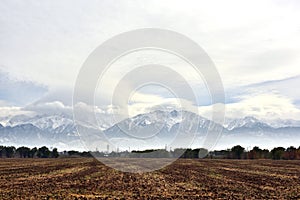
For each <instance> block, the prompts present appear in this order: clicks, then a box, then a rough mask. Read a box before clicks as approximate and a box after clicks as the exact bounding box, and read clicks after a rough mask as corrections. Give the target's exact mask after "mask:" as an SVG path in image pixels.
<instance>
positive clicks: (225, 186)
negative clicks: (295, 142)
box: [0, 158, 300, 199]
mask: <svg viewBox="0 0 300 200" xmlns="http://www.w3.org/2000/svg"><path fill="white" fill-rule="evenodd" d="M212 198H213V199H300V161H273V160H196V159H195V160H188V159H179V160H177V161H176V162H174V163H173V164H171V165H169V166H167V167H165V168H163V169H161V170H159V171H155V172H149V173H142V174H132V173H123V172H119V171H116V170H114V169H111V168H109V167H106V166H105V165H103V164H101V163H100V162H98V161H96V160H95V159H92V158H68V159H0V199H212Z"/></svg>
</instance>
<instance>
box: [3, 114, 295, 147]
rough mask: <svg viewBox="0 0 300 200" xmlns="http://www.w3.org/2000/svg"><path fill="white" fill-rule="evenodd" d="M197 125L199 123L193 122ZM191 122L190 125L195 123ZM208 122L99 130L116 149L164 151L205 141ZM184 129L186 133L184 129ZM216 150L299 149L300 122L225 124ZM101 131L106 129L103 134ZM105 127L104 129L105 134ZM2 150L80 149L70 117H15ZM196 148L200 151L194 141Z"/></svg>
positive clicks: (170, 120) (144, 117)
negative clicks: (192, 138) (190, 139)
mask: <svg viewBox="0 0 300 200" xmlns="http://www.w3.org/2000/svg"><path fill="white" fill-rule="evenodd" d="M195 119H197V120H195ZM193 120H194V121H193ZM210 123H211V121H210V120H209V119H206V118H204V117H201V116H199V115H196V114H195V113H191V112H188V111H176V110H173V111H160V110H157V111H153V112H150V113H145V114H139V115H136V116H134V117H131V118H127V119H124V120H122V121H120V122H118V123H116V124H109V123H107V124H101V127H102V128H99V129H101V130H102V131H103V132H104V134H105V137H106V138H107V139H108V140H110V141H111V142H113V143H114V144H117V145H118V146H120V147H124V148H127V146H128V145H131V143H130V142H128V140H130V139H132V141H135V142H136V140H141V139H142V140H146V141H148V144H149V143H150V144H152V146H151V145H150V146H145V144H144V146H143V145H141V146H134V145H133V144H132V145H131V146H132V147H131V148H132V149H134V148H147V147H148V148H164V145H165V144H168V143H170V142H171V141H173V140H175V138H176V137H177V136H178V133H179V135H181V136H182V139H180V140H181V141H183V143H184V139H185V138H188V135H189V134H191V133H190V132H195V133H196V135H198V136H199V138H202V139H203V138H204V137H205V134H206V131H207V129H208V127H209V125H210ZM187 126H188V128H187ZM218 126H220V127H219V128H221V129H222V130H223V131H222V132H223V134H222V137H221V138H220V140H219V142H218V144H217V146H216V148H229V147H232V146H233V145H236V144H240V145H244V146H245V147H253V146H255V145H257V146H261V147H263V148H271V147H273V146H290V145H294V146H299V145H300V139H299V138H300V122H299V121H296V120H274V121H269V122H265V121H262V120H258V119H256V118H254V117H251V116H248V117H244V118H241V119H232V120H227V123H226V124H225V125H224V126H221V125H218ZM103 127H104V128H103ZM107 127H108V128H107ZM0 145H14V146H21V145H24V146H42V145H46V146H50V147H51V146H52V147H57V148H59V149H60V150H68V149H78V150H82V149H84V148H83V146H82V143H81V141H80V137H79V135H78V133H77V129H76V125H75V124H74V122H73V119H72V116H69V115H66V114H55V115H45V114H44V115H35V116H27V115H16V116H12V117H5V118H2V119H0ZM194 145H195V146H194V147H198V146H199V145H200V143H199V142H197V141H196V143H195V144H194Z"/></svg>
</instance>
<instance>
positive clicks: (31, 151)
mask: <svg viewBox="0 0 300 200" xmlns="http://www.w3.org/2000/svg"><path fill="white" fill-rule="evenodd" d="M92 156H95V157H125V158H126V157H127V158H190V159H192V158H199V157H200V158H207V159H209V158H210V159H274V160H281V159H283V160H296V159H300V146H299V147H298V148H296V147H293V146H290V147H288V148H284V147H275V148H273V149H272V150H268V149H261V148H259V147H257V146H255V147H253V148H252V149H251V150H246V149H245V148H244V147H242V146H240V145H236V146H234V147H232V148H231V149H226V150H215V151H210V152H209V151H208V150H207V149H204V148H198V149H184V148H177V149H174V150H170V151H167V150H165V149H148V150H143V151H135V150H134V151H131V152H128V151H123V152H114V151H112V152H99V151H94V152H91V151H89V152H87V151H84V152H80V151H74V150H72V151H63V152H58V151H57V148H53V149H52V150H50V149H49V148H47V147H46V146H43V147H40V148H37V147H34V148H28V147H24V146H23V147H18V148H15V147H14V146H0V158H58V157H92Z"/></svg>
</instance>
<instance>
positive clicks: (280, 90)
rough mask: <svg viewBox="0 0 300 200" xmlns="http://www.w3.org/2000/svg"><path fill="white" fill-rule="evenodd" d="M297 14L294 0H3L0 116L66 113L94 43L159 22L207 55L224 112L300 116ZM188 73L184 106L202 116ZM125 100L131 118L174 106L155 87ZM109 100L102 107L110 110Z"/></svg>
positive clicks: (206, 105)
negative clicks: (191, 100)
mask: <svg viewBox="0 0 300 200" xmlns="http://www.w3.org/2000/svg"><path fill="white" fill-rule="evenodd" d="M299 10H300V2H299V1H297V0H291V1H277V0H274V1H231V0H229V1H214V0H213V1H198V0H195V1H188V2H186V1H174V0H166V1H156V0H153V1H135V0H133V1H112V0H102V1H94V0H91V1H89V3H87V2H86V1H83V0H72V1H71V0H65V1H58V0H55V1H53V0H45V1H43V2H40V1H26V2H25V1H21V0H2V1H1V3H0V13H1V14H0V24H1V26H0V117H3V116H8V115H16V114H20V113H21V114H22V113H32V112H46V113H49V112H55V111H57V110H62V111H65V112H71V109H72V93H73V89H74V85H75V82H76V78H77V75H78V72H79V70H80V68H81V66H82V65H83V63H84V62H85V60H86V59H87V57H88V56H89V55H90V54H91V52H93V50H94V49H95V48H97V47H98V46H99V45H101V44H102V43H103V42H105V41H106V40H108V39H110V38H111V37H113V36H115V35H118V34H120V33H123V32H126V31H130V30H134V29H140V28H160V29H168V30H172V31H175V32H178V33H181V34H183V35H185V36H187V37H188V38H190V39H192V40H193V41H195V42H196V43H198V44H199V45H200V46H201V47H202V48H203V49H204V50H205V51H206V53H207V54H208V55H209V57H210V58H211V59H212V61H213V62H214V64H215V66H216V68H217V70H218V72H219V74H220V77H221V79H222V82H223V85H224V91H225V97H226V100H225V108H226V117H228V118H239V117H244V116H249V115H251V116H255V117H257V118H274V119H276V118H282V119H289V118H291V119H297V120H300V92H299V90H298V88H297V86H299V85H300V66H299V65H300V56H299V55H300V20H299V19H300V12H299ZM148 53H149V52H148ZM148 55H150V58H151V59H150V61H153V60H155V61H157V62H161V63H166V64H169V65H173V67H175V68H176V67H180V66H181V67H182V66H184V64H183V63H181V62H180V61H178V60H176V58H174V57H168V55H165V54H163V53H161V54H159V55H156V54H155V52H154V53H153V52H152V53H151V52H150V53H149V54H148ZM143 56H144V57H146V56H147V52H146V53H144V54H143V55H141V56H136V57H134V55H133V56H132V57H131V58H130V57H128V58H124V59H125V60H126V59H127V61H126V62H125V61H124V62H123V64H124V63H125V64H124V65H126V64H128V63H130V61H132V62H133V61H134V62H135V61H137V60H138V58H143ZM151 56H152V57H151ZM143 62H144V60H143ZM137 63H138V62H137ZM174 63H175V64H174ZM183 71H184V70H183ZM189 75H191V76H189ZM189 75H188V74H187V76H186V78H187V79H189V81H190V82H192V83H191V84H193V86H194V87H195V89H196V90H198V91H201V92H199V98H200V99H201V101H200V102H199V103H198V104H197V105H194V104H191V106H196V107H199V112H200V114H202V115H204V116H209V112H210V111H211V102H210V100H209V92H208V91H207V89H206V88H205V84H204V82H203V80H201V79H199V80H198V78H197V77H196V78H195V77H194V78H193V77H192V76H193V74H189ZM145 76H146V75H145ZM120 77H121V73H120V70H119V71H118V68H116V70H115V71H113V70H112V75H111V76H105V78H106V85H107V87H106V88H105V89H104V90H102V92H104V96H105V94H106V92H110V91H113V89H114V88H113V85H114V84H113V83H114V82H115V83H116V80H119V79H120ZM177 87H180V84H178V85H177ZM159 91H161V92H159ZM132 98H133V99H131V101H132V102H135V103H132V105H130V106H129V107H130V109H131V110H130V112H131V113H132V115H134V114H138V113H139V112H146V111H148V110H147V109H146V108H149V107H155V108H156V107H157V106H158V105H160V104H170V105H175V104H176V98H175V97H174V96H172V95H171V93H168V92H165V91H164V90H163V89H162V90H160V89H158V88H154V89H152V90H151V89H149V88H147V87H146V88H143V89H141V90H139V91H136V93H134V94H133V95H132ZM185 100H187V101H188V99H185ZM109 106H110V105H107V107H106V108H105V105H104V106H103V107H102V108H101V109H103V112H109V108H110V107H109Z"/></svg>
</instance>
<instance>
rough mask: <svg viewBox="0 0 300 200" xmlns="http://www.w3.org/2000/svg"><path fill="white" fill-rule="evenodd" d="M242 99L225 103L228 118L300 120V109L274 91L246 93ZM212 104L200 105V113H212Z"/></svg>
mask: <svg viewBox="0 0 300 200" xmlns="http://www.w3.org/2000/svg"><path fill="white" fill-rule="evenodd" d="M240 98H241V101H239V102H237V103H229V104H226V105H225V108H226V118H228V119H236V118H243V117H246V116H254V117H256V118H258V119H265V120H273V119H278V118H280V119H296V120H300V109H298V108H297V107H296V106H295V105H294V104H293V102H292V101H291V100H290V99H289V98H287V97H285V96H281V95H278V94H274V93H264V94H256V95H245V96H242V97H240ZM211 109H212V108H211V106H204V107H200V108H199V111H200V114H202V115H204V116H206V115H208V114H209V113H211Z"/></svg>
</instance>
